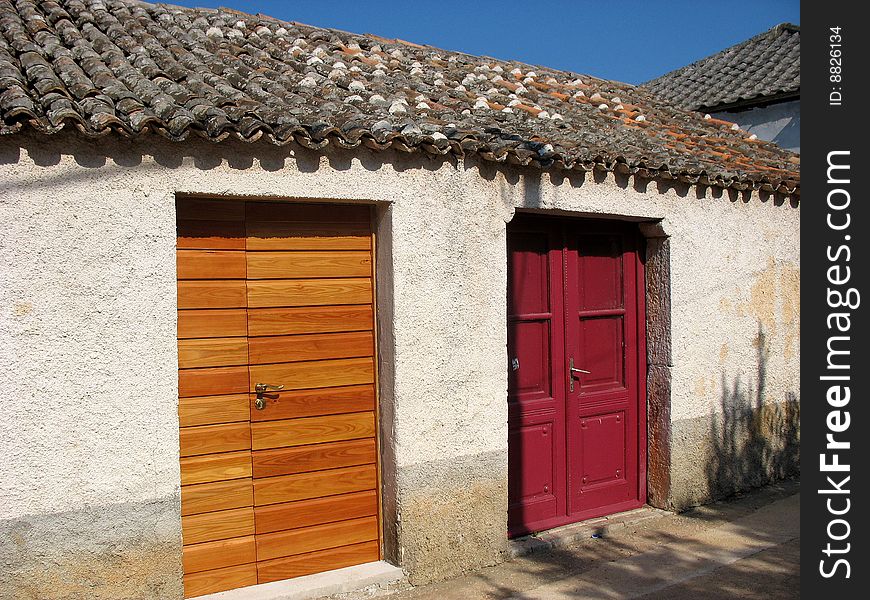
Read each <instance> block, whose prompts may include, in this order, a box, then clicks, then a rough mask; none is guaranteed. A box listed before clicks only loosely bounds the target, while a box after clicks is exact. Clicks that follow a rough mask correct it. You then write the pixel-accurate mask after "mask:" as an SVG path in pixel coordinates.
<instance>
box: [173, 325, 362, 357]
mask: <svg viewBox="0 0 870 600" xmlns="http://www.w3.org/2000/svg"><path fill="white" fill-rule="evenodd" d="M180 347H181V343H180V342H179V348H180ZM249 347H250V349H249V356H248V358H249V360H250V364H254V365H255V364H264V363H277V362H299V361H305V360H324V359H330V358H359V357H366V356H372V355H373V354H374V336H373V335H372V332H371V331H352V332H349V333H313V334H306V335H281V336H269V337H257V338H251V339H250V341H249Z"/></svg>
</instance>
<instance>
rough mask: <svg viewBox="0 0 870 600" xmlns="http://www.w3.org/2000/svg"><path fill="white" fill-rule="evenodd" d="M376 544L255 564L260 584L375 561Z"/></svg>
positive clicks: (365, 543) (346, 547)
mask: <svg viewBox="0 0 870 600" xmlns="http://www.w3.org/2000/svg"><path fill="white" fill-rule="evenodd" d="M378 558H380V557H379V554H378V542H377V541H374V540H373V541H370V542H363V543H361V544H352V545H350V546H342V547H339V548H330V549H328V550H321V551H318V552H309V553H307V554H300V555H297V556H289V557H284V558H276V559H272V560H267V561H262V562H259V563H257V577H258V580H259V582H260V583H269V582H271V581H280V580H282V579H291V578H293V577H301V576H303V575H311V574H313V573H322V572H324V571H331V570H333V569H340V568H342V567H350V566H353V565H362V564H365V563H369V562H374V561H376V560H378Z"/></svg>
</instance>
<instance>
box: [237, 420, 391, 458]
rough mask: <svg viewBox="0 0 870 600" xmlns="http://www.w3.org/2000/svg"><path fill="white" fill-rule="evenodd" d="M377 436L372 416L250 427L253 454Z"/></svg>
mask: <svg viewBox="0 0 870 600" xmlns="http://www.w3.org/2000/svg"><path fill="white" fill-rule="evenodd" d="M374 435H375V415H374V413H373V412H364V413H350V414H346V415H327V416H325V417H305V418H303V419H288V420H285V421H262V422H257V423H251V438H252V445H253V449H254V450H263V449H267V448H280V447H286V446H302V445H305V444H321V443H325V442H337V441H342V440H353V439H359V438H367V437H373V436H374Z"/></svg>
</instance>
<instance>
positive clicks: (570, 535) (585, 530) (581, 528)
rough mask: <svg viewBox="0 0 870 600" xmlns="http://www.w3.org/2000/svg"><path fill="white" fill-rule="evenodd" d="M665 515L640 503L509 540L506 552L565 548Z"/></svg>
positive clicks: (522, 554)
mask: <svg viewBox="0 0 870 600" xmlns="http://www.w3.org/2000/svg"><path fill="white" fill-rule="evenodd" d="M669 514H672V513H669V512H668V511H665V510H661V509H658V508H653V507H652V506H642V507H640V508H635V509H633V510H627V511H625V512H620V513H614V514H612V515H607V516H606V517H598V518H596V519H588V520H586V521H579V522H577V523H571V524H570V525H563V526H562V527H556V528H555V529H548V530H547V531H541V532H539V533H534V534H532V535H527V536H524V537H521V538H516V539H513V540H511V541H510V542H509V552H510V555H511V558H516V557H518V556H525V555H526V554H531V553H532V552H540V551H542V550H553V549H555V548H565V547H566V546H571V545H573V544H576V543H577V542H579V541H580V540H584V539H587V538H590V537H592V536H597V535H601V536H605V535H608V534H610V533H612V532H613V531H614V530H616V529H620V528H623V527H631V526H632V525H635V524H637V523H640V522H641V521H646V520H648V519H656V518H659V517H663V516H665V515H669Z"/></svg>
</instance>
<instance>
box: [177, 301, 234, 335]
mask: <svg viewBox="0 0 870 600" xmlns="http://www.w3.org/2000/svg"><path fill="white" fill-rule="evenodd" d="M246 316H247V313H246V311H245V309H244V308H225V309H213V310H196V309H192V310H180V311H178V338H179V339H187V338H217V337H244V336H246V335H247V333H248V323H247V319H246Z"/></svg>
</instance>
